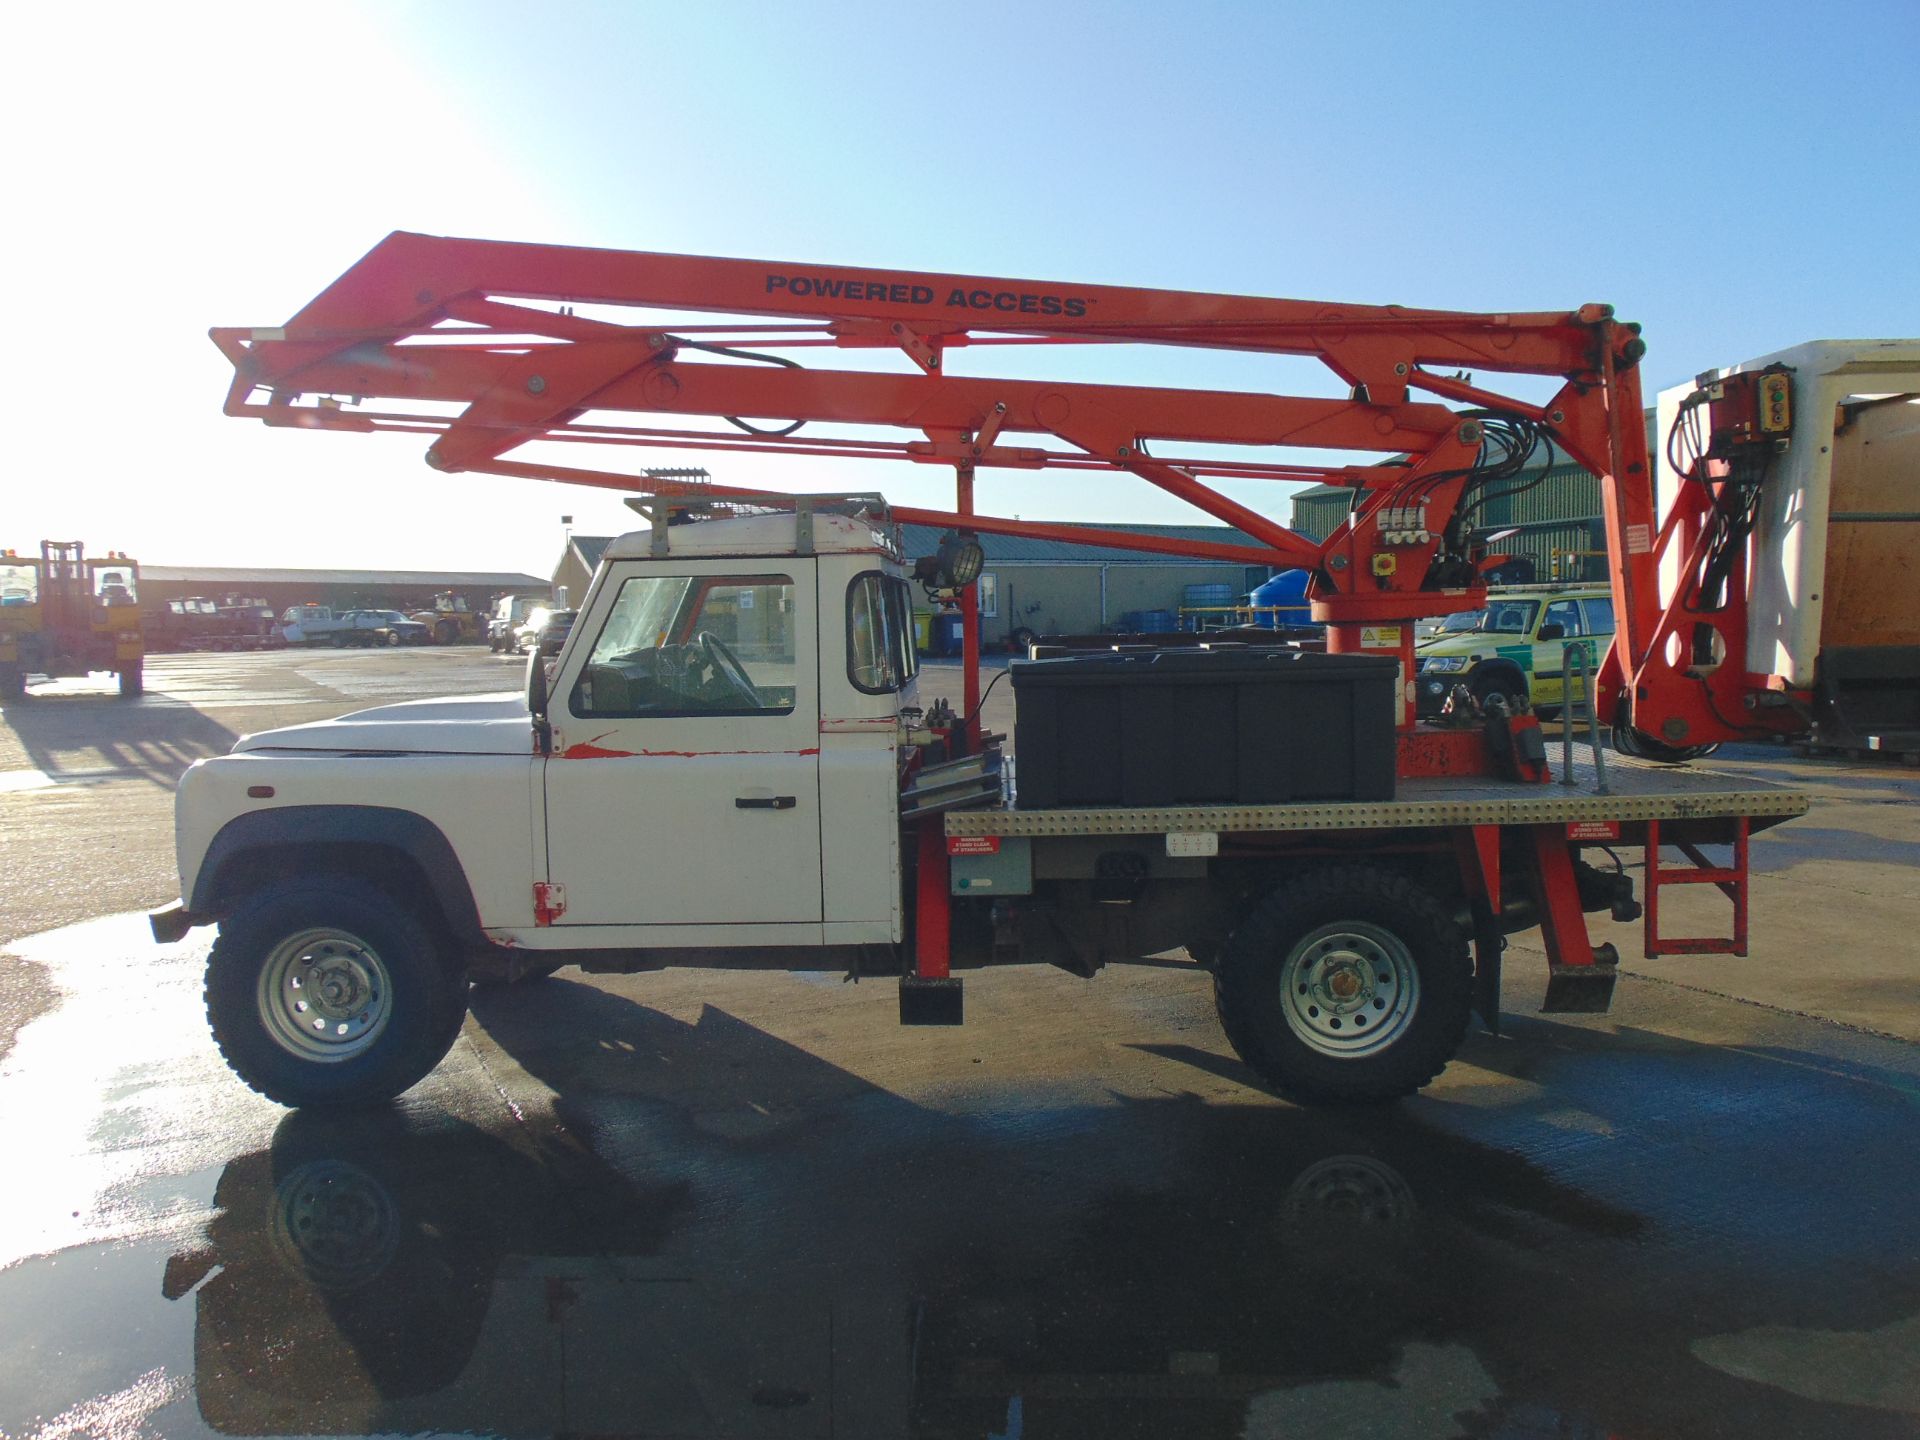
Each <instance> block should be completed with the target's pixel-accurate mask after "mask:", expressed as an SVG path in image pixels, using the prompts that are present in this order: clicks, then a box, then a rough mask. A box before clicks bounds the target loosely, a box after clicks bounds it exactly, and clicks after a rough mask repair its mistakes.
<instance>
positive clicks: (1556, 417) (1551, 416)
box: [1547, 410, 1567, 425]
mask: <svg viewBox="0 0 1920 1440" xmlns="http://www.w3.org/2000/svg"><path fill="white" fill-rule="evenodd" d="M1547 419H1548V421H1549V422H1550V423H1552V424H1554V425H1564V424H1566V423H1567V412H1566V411H1564V410H1549V411H1548V412H1547Z"/></svg>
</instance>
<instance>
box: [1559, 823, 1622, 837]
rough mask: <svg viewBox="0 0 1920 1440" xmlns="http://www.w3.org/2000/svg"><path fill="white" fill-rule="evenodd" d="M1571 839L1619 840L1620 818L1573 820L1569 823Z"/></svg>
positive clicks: (1568, 833) (1568, 834)
mask: <svg viewBox="0 0 1920 1440" xmlns="http://www.w3.org/2000/svg"><path fill="white" fill-rule="evenodd" d="M1567 838H1568V839H1569V840H1618V839H1619V838H1620V822H1619V821H1618V820H1572V821H1569V822H1568V823H1567Z"/></svg>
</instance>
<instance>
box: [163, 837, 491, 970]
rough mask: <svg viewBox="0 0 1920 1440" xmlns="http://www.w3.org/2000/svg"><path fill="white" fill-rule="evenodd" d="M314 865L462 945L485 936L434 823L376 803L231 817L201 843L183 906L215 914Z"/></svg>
mask: <svg viewBox="0 0 1920 1440" xmlns="http://www.w3.org/2000/svg"><path fill="white" fill-rule="evenodd" d="M320 870H330V871H335V872H339V873H345V874H350V875H355V876H358V877H359V878H361V879H363V880H366V881H367V882H369V883H370V884H373V885H375V886H377V887H378V888H380V889H381V890H383V891H386V892H387V893H388V894H390V895H392V896H393V897H394V898H395V899H397V900H399V901H400V902H402V903H403V904H406V905H409V906H411V907H413V908H414V909H415V910H418V911H421V912H423V913H424V914H425V915H426V916H427V917H428V918H429V919H431V920H432V921H434V922H436V923H437V924H439V925H440V926H442V927H443V928H444V929H445V931H446V933H447V934H448V935H449V936H450V937H451V938H452V939H454V940H455V941H457V942H459V943H460V944H461V945H463V946H467V947H476V946H485V945H486V944H487V943H488V942H487V937H486V934H485V932H484V931H483V930H482V929H481V926H480V912H479V908H478V907H477V906H476V905H475V903H474V899H473V888H472V886H471V885H469V884H468V882H467V875H466V871H465V869H464V868H462V866H461V864H460V857H459V856H458V855H456V854H455V853H454V849H453V845H452V844H451V843H450V842H449V841H448V839H447V837H446V835H445V834H444V833H443V832H442V831H441V829H440V827H439V826H437V825H435V824H434V823H433V822H432V821H431V820H428V819H426V818H425V817H424V816H421V815H416V814H414V813H413V812H412V811H409V810H397V809H392V808H390V807H387V806H381V805H284V806H280V807H277V808H275V809H271V810H255V811H252V812H250V813H248V814H245V815H239V816H235V817H234V818H233V819H232V820H229V821H228V822H227V823H226V824H225V825H223V826H222V827H221V828H220V831H219V833H218V834H216V835H215V836H214V837H213V842H212V843H211V844H210V845H209V846H208V847H207V853H206V856H205V858H204V859H203V860H202V861H201V864H200V869H199V873H198V874H197V875H196V876H195V877H194V882H193V894H192V895H191V896H189V897H188V898H187V908H188V909H189V910H190V911H192V912H193V913H194V914H196V915H207V916H217V915H222V914H225V913H226V912H227V911H229V910H231V909H232V908H233V906H234V904H235V903H237V902H238V901H239V900H240V899H241V898H242V897H243V896H244V895H245V894H246V893H247V892H248V891H250V890H252V889H255V888H257V887H258V886H260V885H262V884H265V883H270V882H272V881H274V880H279V879H289V878H298V877H300V876H303V875H311V874H313V873H315V872H317V871H320ZM423 902H424V903H423Z"/></svg>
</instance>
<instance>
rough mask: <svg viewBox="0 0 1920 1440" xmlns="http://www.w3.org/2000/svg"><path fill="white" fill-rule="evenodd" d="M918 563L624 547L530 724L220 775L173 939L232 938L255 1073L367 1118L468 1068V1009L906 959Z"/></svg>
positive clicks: (728, 541) (430, 713)
mask: <svg viewBox="0 0 1920 1440" xmlns="http://www.w3.org/2000/svg"><path fill="white" fill-rule="evenodd" d="M876 508H879V509H880V513H882V514H884V509H883V507H876ZM895 534H896V532H895V531H894V530H893V527H892V526H891V524H890V523H888V522H885V521H876V520H873V519H871V518H869V517H868V516H867V515H866V514H864V513H862V512H856V513H854V514H838V513H814V512H812V511H811V510H810V509H809V508H807V507H803V509H802V511H801V513H800V514H799V515H798V516H796V515H795V514H794V513H791V512H789V513H785V514H763V515H746V516H741V517H738V518H728V519H719V520H711V521H707V522H705V523H688V524H671V525H669V524H666V523H664V521H663V520H662V521H657V522H656V525H655V528H654V529H653V530H652V531H640V532H636V533H634V534H630V535H626V536H623V537H622V538H620V539H618V540H616V541H615V542H614V543H613V544H612V545H610V546H609V547H608V549H607V551H606V555H605V558H604V560H603V562H602V565H601V568H600V571H599V573H598V575H597V576H596V578H595V580H594V582H593V585H592V587H591V589H590V590H589V592H588V594H587V596H586V599H585V602H584V604H583V606H582V608H581V614H580V621H579V623H578V624H577V625H576V626H575V627H574V630H573V633H572V637H571V639H570V641H569V642H568V644H567V645H566V647H565V649H564V650H563V651H562V652H561V654H560V655H559V657H558V659H557V661H553V662H547V661H543V660H542V659H541V658H540V657H538V656H535V657H532V658H531V660H530V662H529V665H528V694H527V695H517V694H507V695H500V696H487V697H476V698H463V699H449V700H429V701H421V702H415V703H407V704H399V705H386V706H381V707H379V708H377V709H373V710H365V711H361V712H359V713H357V714H351V715H345V716H341V717H340V718H338V719H335V720H327V721H321V722H318V723H314V724H307V725H296V726H290V727H288V728H286V729H281V730H272V731H267V732H265V733H262V734H258V735H250V736H247V737H246V738H244V739H242V740H241V741H240V742H239V743H238V744H237V745H235V746H234V748H233V751H232V753H231V754H228V755H223V756H219V757H217V758H215V759H211V760H203V761H201V762H200V763H199V764H197V765H195V766H193V767H192V768H191V769H190V770H189V771H188V772H187V773H186V775H185V777H184V778H183V779H182V781H181V784H180V790H179V798H178V802H177V803H178V811H177V817H176V832H177V833H176V842H177V847H178V851H179V864H180V886H181V889H180V893H181V897H182V898H181V901H180V903H179V904H178V905H176V906H173V907H170V908H168V909H167V910H164V911H161V912H160V913H159V914H157V915H155V916H154V917H153V928H154V933H155V936H156V938H159V939H161V940H163V941H170V940H176V939H179V938H180V937H182V936H184V935H185V934H186V932H187V931H188V930H189V929H190V928H191V927H193V926H196V925H204V924H214V923H217V924H218V925H219V936H218V938H217V939H216V940H215V942H214V945H213V948H212V953H211V957H210V959H209V964H208V975H207V1011H208V1016H209V1019H210V1021H211V1023H212V1027H213V1032H214V1036H215V1038H216V1040H217V1041H218V1043H219V1045H220V1049H221V1051H222V1053H223V1054H224V1055H225V1056H226V1058H227V1060H228V1062H229V1063H230V1064H231V1065H232V1066H233V1068H234V1069H235V1070H236V1071H237V1072H238V1073H239V1074H240V1075H241V1077H242V1078H243V1079H245V1080H246V1081H247V1082H248V1083H249V1084H250V1085H252V1086H253V1087H254V1088H255V1089H257V1090H259V1091H260V1092H262V1093H263V1094H265V1095H268V1096H270V1097H271V1098H273V1099H275V1100H279V1101H281V1102H283V1103H286V1104H290V1105H330V1104H331V1105H343V1104H344V1105H350V1104H363V1103H371V1102H376V1101H380V1100H384V1099H387V1098H390V1097H391V1096H393V1095H396V1094H398V1093H399V1092H400V1091H402V1090H404V1089H406V1088H407V1087H408V1086H410V1085H412V1084H414V1083H415V1082H416V1081H418V1080H419V1079H420V1078H421V1077H422V1076H424V1075H425V1074H426V1073H427V1072H428V1071H429V1070H431V1069H432V1068H433V1067H434V1066H435V1065H436V1064H437V1063H438V1062H439V1060H440V1059H441V1057H442V1056H443V1055H445V1053H446V1052H447V1050H448V1049H449V1048H450V1047H451V1046H452V1044H453V1041H454V1038H455V1036H456V1034H457V1033H458V1031H459V1027H460V1024H461V1021H462V1019H463V1018H464V1016H465V1014H466V1005H467V1001H466V996H467V988H468V985H469V983H470V981H471V980H485V979H501V980H513V979H520V978H525V977H527V976H530V975H536V974H544V973H547V972H550V971H551V970H553V969H555V968H557V967H558V966H559V965H561V964H564V963H571V962H581V961H586V962H589V963H591V962H593V961H596V960H598V961H600V962H601V963H602V964H603V966H604V967H605V968H614V969H633V968H641V967H643V966H644V965H646V964H648V963H657V961H658V960H664V959H665V958H666V957H667V955H668V954H669V953H670V952H672V951H675V950H680V951H688V950H692V951H699V952H707V953H705V954H704V955H703V956H702V963H708V964H713V963H719V964H726V963H729V959H728V956H729V954H730V953H732V954H737V955H739V956H740V957H741V958H742V959H744V952H746V951H749V950H752V951H755V952H758V953H762V954H764V953H765V952H766V951H767V950H768V948H769V947H775V948H776V949H777V950H780V951H787V950H789V947H800V948H801V949H802V950H803V952H804V953H807V954H811V955H813V956H814V957H815V961H814V963H815V964H816V965H818V966H822V967H828V966H831V967H833V968H840V967H841V966H842V965H844V964H845V963H847V961H846V957H847V956H848V955H849V954H857V953H858V952H857V951H849V950H848V949H845V948H843V947H874V946H879V947H891V946H893V945H896V944H897V943H899V942H900V941H901V939H902V938H903V927H904V923H905V922H904V916H903V905H902V893H901V883H900V877H901V867H900V855H899V849H900V816H899V805H900V778H899V768H898V766H899V756H900V741H901V738H902V734H901V724H902V722H901V711H902V709H903V708H905V707H907V706H909V705H910V704H911V702H912V698H913V687H914V675H915V670H916V660H915V655H914V649H913V640H912V625H911V614H910V599H909V597H910V592H909V586H908V582H907V579H906V577H905V574H904V573H903V566H902V557H901V555H900V553H899V551H898V549H897V548H896V546H897V541H896V539H895ZM827 630H831V631H832V632H833V633H831V634H828V633H825V631H827ZM549 665H551V681H550V684H549V671H548V666H549ZM530 711H531V713H530ZM714 952H719V953H714Z"/></svg>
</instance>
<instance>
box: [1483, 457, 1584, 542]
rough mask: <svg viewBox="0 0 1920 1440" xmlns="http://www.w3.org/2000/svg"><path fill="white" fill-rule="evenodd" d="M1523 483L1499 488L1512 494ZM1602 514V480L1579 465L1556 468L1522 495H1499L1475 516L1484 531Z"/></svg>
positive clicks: (1545, 474)
mask: <svg viewBox="0 0 1920 1440" xmlns="http://www.w3.org/2000/svg"><path fill="white" fill-rule="evenodd" d="M1522 483H1525V482H1522V481H1511V482H1509V483H1507V484H1506V485H1503V486H1500V487H1498V488H1499V489H1501V490H1505V491H1511V490H1512V489H1513V488H1514V486H1515V485H1518V484H1522ZM1599 513H1600V478H1599V476H1597V475H1593V474H1590V473H1589V472H1587V471H1585V470H1583V469H1581V468H1580V467H1579V466H1578V465H1555V466H1554V467H1553V468H1552V469H1550V470H1548V471H1546V472H1544V473H1543V474H1542V475H1541V477H1540V480H1539V483H1537V484H1534V485H1532V486H1531V487H1530V488H1528V489H1526V490H1523V491H1521V492H1520V493H1518V494H1503V495H1499V496H1497V497H1496V498H1495V499H1494V500H1493V501H1492V502H1491V503H1490V504H1489V505H1488V506H1487V507H1486V509H1484V510H1482V511H1480V512H1479V513H1478V514H1477V515H1476V516H1475V517H1474V524H1475V525H1476V526H1477V527H1478V528H1479V529H1481V530H1483V531H1484V530H1496V529H1500V528H1502V527H1504V526H1508V525H1535V524H1539V523H1541V522H1543V521H1555V520H1585V519H1589V518H1591V517H1593V516H1596V515H1598V514H1599Z"/></svg>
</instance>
